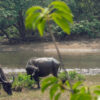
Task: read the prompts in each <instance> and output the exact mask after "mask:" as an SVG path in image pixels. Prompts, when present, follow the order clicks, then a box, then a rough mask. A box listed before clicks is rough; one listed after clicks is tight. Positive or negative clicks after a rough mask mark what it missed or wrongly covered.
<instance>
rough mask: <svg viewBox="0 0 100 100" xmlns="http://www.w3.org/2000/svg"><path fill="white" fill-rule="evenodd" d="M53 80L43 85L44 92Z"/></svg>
mask: <svg viewBox="0 0 100 100" xmlns="http://www.w3.org/2000/svg"><path fill="white" fill-rule="evenodd" d="M52 84H53V82H52V81H51V82H48V83H44V84H42V85H41V91H42V92H44V91H45V90H46V89H47V88H48V87H49V86H51V85H52Z"/></svg>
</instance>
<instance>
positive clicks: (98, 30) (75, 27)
mask: <svg viewBox="0 0 100 100" xmlns="http://www.w3.org/2000/svg"><path fill="white" fill-rule="evenodd" d="M52 27H53V30H54V34H55V36H56V38H57V39H58V40H65V39H66V38H67V39H68V38H69V39H70V38H71V39H72V38H78V37H87V38H96V37H100V21H98V20H96V19H94V20H92V21H91V22H89V21H88V20H82V21H80V22H74V24H72V25H71V34H70V35H67V34H66V33H65V32H63V31H62V29H61V28H60V27H59V26H54V25H53V26H52Z"/></svg>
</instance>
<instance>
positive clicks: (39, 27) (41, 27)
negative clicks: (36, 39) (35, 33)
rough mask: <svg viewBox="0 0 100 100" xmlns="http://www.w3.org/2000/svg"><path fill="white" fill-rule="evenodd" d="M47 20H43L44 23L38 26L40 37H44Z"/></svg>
mask: <svg viewBox="0 0 100 100" xmlns="http://www.w3.org/2000/svg"><path fill="white" fill-rule="evenodd" d="M45 23H46V20H45V19H42V21H41V22H40V23H39V24H38V25H37V27H38V30H39V33H40V36H43V32H44V28H45Z"/></svg>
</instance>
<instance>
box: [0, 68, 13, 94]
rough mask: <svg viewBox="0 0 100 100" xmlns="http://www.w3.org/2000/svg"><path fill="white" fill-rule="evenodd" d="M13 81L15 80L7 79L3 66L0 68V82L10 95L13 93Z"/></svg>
mask: <svg viewBox="0 0 100 100" xmlns="http://www.w3.org/2000/svg"><path fill="white" fill-rule="evenodd" d="M12 83H13V81H7V79H6V76H5V74H4V72H3V70H2V68H0V84H1V85H2V86H3V89H4V91H5V92H6V93H7V94H8V95H12Z"/></svg>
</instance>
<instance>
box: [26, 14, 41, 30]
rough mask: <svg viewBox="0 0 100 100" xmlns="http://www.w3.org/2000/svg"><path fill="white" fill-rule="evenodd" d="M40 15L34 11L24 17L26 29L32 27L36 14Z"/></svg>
mask: <svg viewBox="0 0 100 100" xmlns="http://www.w3.org/2000/svg"><path fill="white" fill-rule="evenodd" d="M39 15H40V13H39V12H38V13H34V14H29V15H28V16H27V17H26V19H25V27H26V28H27V29H32V28H33V23H35V21H36V20H37V18H38V16H39ZM35 28H36V27H35V26H34V28H33V29H35Z"/></svg>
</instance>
